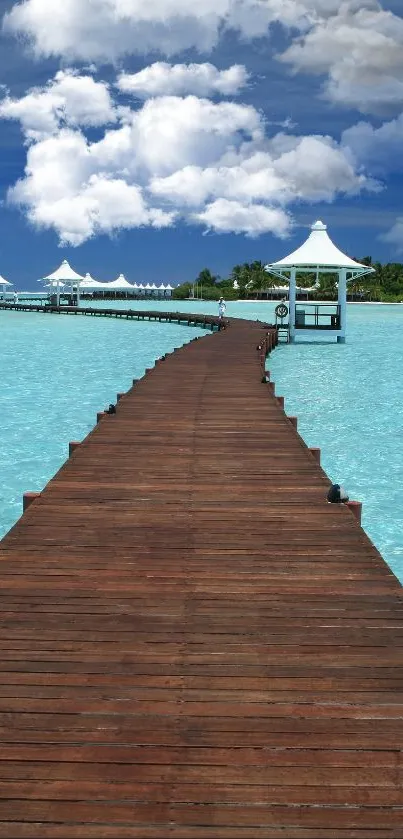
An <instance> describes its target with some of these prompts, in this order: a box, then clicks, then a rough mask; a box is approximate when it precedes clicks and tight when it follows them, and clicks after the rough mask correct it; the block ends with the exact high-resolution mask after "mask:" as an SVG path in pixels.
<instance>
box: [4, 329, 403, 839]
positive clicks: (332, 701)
mask: <svg viewBox="0 0 403 839" xmlns="http://www.w3.org/2000/svg"><path fill="white" fill-rule="evenodd" d="M265 334H266V333H265V331H263V329H262V327H261V325H260V326H259V325H257V324H253V323H251V322H249V321H237V322H235V321H232V322H231V325H230V327H229V328H228V329H225V330H222V331H217V332H214V333H213V334H211V335H209V336H207V337H205V338H201V339H198V340H195V341H193V342H191V343H190V344H188V345H187V346H184V347H182V348H181V349H179V350H176V351H175V352H174V353H172V354H171V355H169V356H167V358H166V359H165V360H164V361H160V362H159V363H158V364H157V365H156V366H155V368H153V369H152V370H151V371H150V372H148V373H147V374H146V375H145V376H144V378H143V379H141V380H139V382H138V383H137V384H136V385H135V386H134V387H133V389H132V390H130V391H129V392H128V393H127V394H126V395H124V396H123V397H122V398H121V399H120V400H119V402H118V405H117V412H116V414H115V415H111V416H104V417H102V419H101V420H100V422H99V423H98V424H97V426H96V427H95V428H94V430H93V431H92V432H91V433H90V434H89V435H88V437H87V438H86V439H85V440H84V441H83V442H82V443H81V444H80V445H79V446H78V447H77V448H76V449H75V450H74V452H73V453H72V456H71V457H70V458H69V459H68V460H67V462H66V464H65V465H64V466H63V467H62V469H61V470H60V471H59V472H58V473H57V474H56V476H55V477H54V478H53V479H52V480H51V481H50V482H49V484H48V485H47V486H46V487H45V489H44V490H43V492H42V493H41V495H40V497H39V498H37V499H36V500H35V501H34V502H33V503H32V504H31V505H30V506H29V508H28V509H27V511H26V512H25V514H24V516H23V517H22V518H21V519H20V521H19V522H17V524H16V525H15V526H14V527H13V528H12V529H11V531H10V532H9V533H8V534H7V535H6V536H5V538H4V539H3V541H2V542H1V543H0V561H1V614H2V628H1V635H0V638H1V662H0V716H1V721H0V726H1V737H2V747H1V749H0V778H1V782H0V837H7V839H16V838H17V837H19V838H20V837H25V839H26V838H27V837H31V839H32V837H35V839H49V837H51V839H73V837H74V839H84V837H85V839H101V837H102V838H103V839H105V837H107V838H108V839H112V837H113V839H124V838H125V839H127V837H137V838H138V839H139V837H141V839H146V838H147V837H153V839H171V837H172V839H196V838H197V839H263V838H264V839H268V837H282V839H347V837H348V839H359V838H360V839H375V837H376V839H402V837H403V788H402V778H403V773H402V748H403V705H402V685H403V650H402V636H403V599H402V587H401V586H400V584H399V582H398V581H397V579H396V578H395V577H394V575H393V574H392V572H391V571H390V569H389V568H388V566H387V565H386V563H385V562H384V560H383V559H382V557H381V556H380V554H379V553H378V552H377V550H376V549H375V548H374V546H373V545H372V543H371V542H370V540H369V539H368V537H367V536H366V534H365V533H364V531H363V530H362V529H361V528H360V526H359V525H358V523H357V521H356V519H355V518H354V516H353V515H352V513H351V512H350V511H349V510H348V509H347V508H346V507H345V506H344V505H337V504H327V503H326V500H325V499H326V493H327V490H328V487H329V484H330V482H329V480H328V478H327V476H326V475H325V474H324V472H323V471H322V470H321V469H320V467H319V465H318V463H317V461H316V460H315V458H314V456H313V455H312V454H311V452H310V450H309V449H308V448H307V447H306V445H305V443H304V442H303V440H302V439H301V438H300V436H299V435H298V433H297V431H296V429H295V427H294V425H293V424H292V423H291V421H290V420H289V419H288V418H287V416H286V415H285V413H284V411H283V410H282V407H281V405H280V404H279V402H278V401H277V399H276V398H275V396H274V395H273V392H272V388H271V387H269V385H268V384H266V383H263V382H262V369H261V354H260V350H259V349H258V347H260V346H261V342H262V340H264V336H265ZM66 447H67V443H66ZM27 489H29V487H27Z"/></svg>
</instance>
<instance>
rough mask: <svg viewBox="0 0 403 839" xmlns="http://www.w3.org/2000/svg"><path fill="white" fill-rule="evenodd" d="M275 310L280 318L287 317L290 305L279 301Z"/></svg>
mask: <svg viewBox="0 0 403 839" xmlns="http://www.w3.org/2000/svg"><path fill="white" fill-rule="evenodd" d="M274 311H275V313H276V315H277V317H278V318H285V317H286V316H287V315H288V306H286V305H285V304H284V303H279V304H278V306H276V308H275V310H274Z"/></svg>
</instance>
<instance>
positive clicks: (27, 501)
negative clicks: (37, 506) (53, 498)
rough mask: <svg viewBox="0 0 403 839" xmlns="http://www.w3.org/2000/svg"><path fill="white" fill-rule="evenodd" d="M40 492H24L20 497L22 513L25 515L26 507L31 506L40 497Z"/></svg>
mask: <svg viewBox="0 0 403 839" xmlns="http://www.w3.org/2000/svg"><path fill="white" fill-rule="evenodd" d="M40 494H41V493H40V492H24V494H23V496H22V511H23V513H25V511H26V510H28V507H30V506H31V504H32V503H33V501H36V499H37V498H39V497H40Z"/></svg>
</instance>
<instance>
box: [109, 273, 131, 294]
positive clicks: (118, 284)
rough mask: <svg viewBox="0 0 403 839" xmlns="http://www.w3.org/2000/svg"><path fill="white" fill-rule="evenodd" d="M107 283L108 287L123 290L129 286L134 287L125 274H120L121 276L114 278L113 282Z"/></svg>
mask: <svg viewBox="0 0 403 839" xmlns="http://www.w3.org/2000/svg"><path fill="white" fill-rule="evenodd" d="M106 285H107V287H108V288H111V289H112V290H113V289H115V290H118V289H122V291H125V289H128V288H131V289H132V288H133V286H132V285H131V283H129V282H128V281H127V280H126V277H125V276H124V274H119V276H118V278H117V279H116V280H113V281H112V282H111V283H106Z"/></svg>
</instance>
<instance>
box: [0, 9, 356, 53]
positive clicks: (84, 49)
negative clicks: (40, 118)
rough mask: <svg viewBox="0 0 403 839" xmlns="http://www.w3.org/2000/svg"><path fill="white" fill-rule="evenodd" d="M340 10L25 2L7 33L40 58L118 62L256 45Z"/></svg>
mask: <svg viewBox="0 0 403 839" xmlns="http://www.w3.org/2000/svg"><path fill="white" fill-rule="evenodd" d="M351 2H352V0H351ZM355 2H356V0H354V3H355ZM335 7H336V8H337V0H203V2H201V3H194V2H190V0H151V2H144V0H63V2H55V0H20V2H18V3H16V4H15V5H14V6H13V8H12V9H11V11H9V12H8V13H7V14H6V15H5V18H4V27H5V30H6V32H10V33H12V34H15V35H18V36H21V35H22V36H23V37H24V38H25V39H27V40H28V42H29V43H30V44H31V48H32V49H33V50H34V52H35V53H36V55H40V56H63V57H64V58H67V59H68V60H76V59H78V60H84V61H116V60H117V59H118V58H119V57H121V56H124V55H126V54H132V53H135V52H136V53H139V54H142V55H144V54H146V53H150V52H159V53H160V54H162V55H167V56H172V55H175V54H178V53H180V52H182V51H183V50H186V49H191V48H194V49H196V50H198V51H199V52H207V51H210V50H211V49H212V48H213V47H214V46H215V45H216V44H217V42H218V40H219V37H220V34H221V32H222V31H225V30H228V29H232V30H235V31H238V32H239V33H240V34H241V36H242V37H244V38H254V37H256V36H262V35H266V34H267V32H268V28H269V26H270V24H271V23H273V22H276V21H278V22H280V23H283V24H284V25H285V26H287V27H288V26H291V27H292V26H299V27H302V28H304V27H306V26H307V25H309V23H310V22H312V21H314V20H315V19H316V17H317V15H318V14H321V13H323V14H328V12H329V10H330V11H333V10H335Z"/></svg>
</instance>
